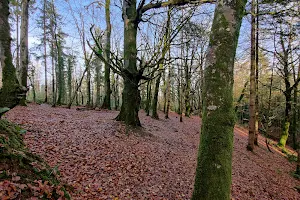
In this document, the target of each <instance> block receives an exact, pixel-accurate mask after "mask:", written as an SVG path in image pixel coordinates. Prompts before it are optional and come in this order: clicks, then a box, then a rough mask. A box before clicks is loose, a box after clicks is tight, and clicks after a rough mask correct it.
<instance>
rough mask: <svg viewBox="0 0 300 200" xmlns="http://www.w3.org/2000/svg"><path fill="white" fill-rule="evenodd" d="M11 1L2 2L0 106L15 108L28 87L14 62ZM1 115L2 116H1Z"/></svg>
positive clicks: (0, 18)
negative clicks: (10, 25) (22, 84)
mask: <svg viewBox="0 0 300 200" xmlns="http://www.w3.org/2000/svg"><path fill="white" fill-rule="evenodd" d="M8 5H9V1H8V0H4V1H1V2H0V27H1V29H0V62H1V66H2V67H3V68H2V83H3V86H2V88H1V90H0V107H1V108H3V107H8V108H13V107H15V106H16V105H18V103H19V101H20V99H21V98H22V97H23V96H24V95H25V94H26V88H24V87H21V86H20V85H19V82H18V80H17V76H16V70H15V67H14V66H13V63H12V55H11V47H10V45H11V37H10V27H9V23H8V16H9V7H8ZM0 117H1V116H0Z"/></svg>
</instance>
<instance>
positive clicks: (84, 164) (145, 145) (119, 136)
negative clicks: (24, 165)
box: [6, 104, 300, 200]
mask: <svg viewBox="0 0 300 200" xmlns="http://www.w3.org/2000/svg"><path fill="white" fill-rule="evenodd" d="M117 114H118V112H116V111H103V110H101V111H95V110H92V111H91V110H89V111H77V110H76V109H70V110H69V109H65V108H51V107H50V106H49V105H44V104H42V105H35V104H30V105H29V106H28V107H17V108H15V109H13V110H12V111H10V112H9V113H8V114H7V115H6V117H7V118H8V119H9V120H11V121H13V122H15V123H18V124H20V125H22V127H23V128H25V129H27V131H28V132H27V133H26V134H25V143H26V144H27V145H28V147H29V148H30V149H31V151H32V152H34V153H37V154H39V155H40V156H41V157H42V158H44V159H45V160H46V161H47V162H48V163H49V164H50V165H51V166H52V167H58V169H59V170H60V172H61V175H62V177H63V179H64V180H65V181H66V182H67V183H68V184H69V185H71V186H73V187H74V190H73V192H72V194H71V195H72V197H73V199H139V200H140V199H170V200H175V199H190V197H191V194H192V189H193V182H194V173H195V169H196V157H197V149H198V143H199V129H200V119H199V118H198V117H191V118H184V122H183V123H180V122H179V118H178V115H176V114H174V113H171V114H170V119H161V120H154V119H151V118H150V117H146V116H145V113H144V112H141V113H140V119H141V123H142V125H143V128H140V129H136V130H134V131H132V130H129V131H128V130H127V129H126V127H125V126H124V125H122V123H120V122H116V121H114V120H113V118H114V117H116V116H117ZM161 118H163V116H162V115H161ZM126 132H128V135H126V134H125V133H126ZM132 132H135V133H132ZM141 135H142V136H141ZM259 140H260V142H261V144H260V147H259V148H257V149H256V150H255V152H254V153H251V152H248V151H247V150H246V144H247V132H246V131H245V130H243V129H241V128H236V129H235V136H234V153H233V172H232V174H233V184H232V198H233V199H241V200H248V199H249V200H250V199H251V200H252V199H257V200H262V199H300V194H299V193H298V192H297V190H296V189H295V188H294V187H295V186H297V185H300V181H298V180H296V179H294V178H292V176H291V175H290V172H291V171H293V170H294V169H295V164H294V163H290V162H288V160H287V159H286V158H284V156H283V155H282V154H280V153H279V152H276V151H274V153H271V152H269V151H268V150H267V148H266V147H265V146H264V139H263V138H259Z"/></svg>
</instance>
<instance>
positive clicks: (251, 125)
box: [247, 0, 256, 151]
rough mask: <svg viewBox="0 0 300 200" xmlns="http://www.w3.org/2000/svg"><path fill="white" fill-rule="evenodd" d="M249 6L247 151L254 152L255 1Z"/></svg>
mask: <svg viewBox="0 0 300 200" xmlns="http://www.w3.org/2000/svg"><path fill="white" fill-rule="evenodd" d="M251 3H252V6H251V13H252V14H251V59H250V97H249V101H250V102H249V115H250V118H249V137H248V145H247V150H249V151H253V150H254V141H255V123H256V114H255V113H256V109H255V106H256V104H255V97H256V80H255V68H256V67H255V16H254V12H255V5H254V4H255V0H252V2H251Z"/></svg>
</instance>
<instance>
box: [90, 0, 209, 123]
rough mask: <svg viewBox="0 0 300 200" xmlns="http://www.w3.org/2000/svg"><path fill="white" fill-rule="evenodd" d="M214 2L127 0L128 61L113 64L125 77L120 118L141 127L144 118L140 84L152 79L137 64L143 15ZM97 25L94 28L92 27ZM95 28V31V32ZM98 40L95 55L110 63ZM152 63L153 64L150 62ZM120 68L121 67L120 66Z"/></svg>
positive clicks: (125, 15) (125, 12)
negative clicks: (141, 120)
mask: <svg viewBox="0 0 300 200" xmlns="http://www.w3.org/2000/svg"><path fill="white" fill-rule="evenodd" d="M207 2H211V1H206V0H204V1H200V2H194V1H185V0H179V1H166V2H157V3H153V2H150V3H147V4H146V1H145V0H142V1H140V3H139V5H137V1H136V0H123V4H122V7H123V9H122V11H123V13H122V17H123V21H124V56H123V58H124V61H123V64H121V66H122V67H121V68H120V67H118V66H116V65H114V64H112V65H110V67H111V69H113V70H114V72H118V71H119V74H120V75H121V76H122V77H123V80H124V88H123V92H122V106H121V111H120V113H119V115H118V116H117V118H116V119H117V120H119V121H124V122H126V124H128V125H132V126H140V125H141V123H140V120H139V117H138V111H139V107H140V102H141V97H140V90H139V83H140V81H141V80H148V79H149V78H151V77H147V76H144V74H143V73H144V70H145V67H141V68H140V69H138V67H137V40H136V38H137V29H138V25H139V23H140V22H141V21H142V17H143V14H144V13H145V12H147V11H149V10H151V9H156V8H161V7H167V6H176V5H184V4H188V3H197V4H199V3H207ZM92 28H93V27H92ZM92 28H91V33H92ZM93 39H94V41H95V42H96V45H97V48H99V49H100V52H99V49H95V48H93V50H94V52H95V54H96V55H97V56H98V57H99V58H101V59H102V60H103V61H104V62H106V63H108V62H107V60H106V59H105V58H104V57H103V55H102V50H101V49H102V48H101V45H100V44H99V43H98V42H97V40H96V38H95V37H93ZM165 53H166V49H164V51H163V52H161V57H162V58H161V59H157V63H156V64H155V65H154V66H158V65H159V64H160V63H162V62H163V60H164V59H163V57H164V54H165ZM147 64H148V65H149V64H150V63H147ZM116 68H118V69H116Z"/></svg>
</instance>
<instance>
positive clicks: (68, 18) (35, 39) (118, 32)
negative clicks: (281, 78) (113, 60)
mask: <svg viewBox="0 0 300 200" xmlns="http://www.w3.org/2000/svg"><path fill="white" fill-rule="evenodd" d="M54 2H55V5H56V8H57V9H58V13H59V14H60V15H61V16H62V22H63V26H62V29H63V32H65V33H66V34H67V35H68V37H67V38H66V46H68V47H70V50H68V51H71V52H72V51H74V52H77V53H76V55H78V58H77V61H78V63H77V64H78V65H79V66H81V67H82V65H83V53H82V46H81V43H80V36H79V33H78V30H77V28H76V23H75V20H74V17H75V18H76V20H77V21H78V22H79V23H80V13H81V16H82V18H83V21H84V24H85V30H86V31H85V32H86V38H87V40H91V36H90V33H89V27H90V26H91V25H92V24H95V26H98V27H100V29H101V30H103V31H104V30H105V26H106V24H105V15H104V0H102V1H100V4H102V5H100V6H99V5H98V4H95V3H94V4H93V2H95V1H94V0H68V1H66V0H54ZM42 3H43V1H42V0H36V2H35V4H34V5H33V8H34V9H31V12H30V22H29V26H30V28H29V47H30V48H33V47H35V46H36V45H37V44H39V43H40V40H39V38H40V37H41V35H42V30H41V29H40V28H39V27H38V26H37V23H36V20H37V18H38V17H39V16H40V15H41V11H40V9H39V8H41V7H42ZM120 5H121V3H120V0H111V23H112V38H113V39H112V41H113V42H112V48H113V49H114V48H115V47H116V46H118V47H120V48H121V49H122V46H123V21H122V12H121V8H120ZM87 7H88V9H87ZM202 9H203V10H205V11H209V12H210V20H212V16H213V15H212V13H213V9H214V6H213V5H206V6H202V7H200V8H199V10H202ZM161 10H164V9H160V10H159V11H161ZM165 10H166V9H165ZM72 12H73V13H74V15H72ZM151 12H152V11H149V12H148V13H149V14H151ZM204 17H205V16H204V15H199V16H197V17H193V20H195V21H197V20H199V21H201V20H203V19H204ZM150 25H151V24H150ZM150 25H149V23H147V22H146V23H145V22H144V23H141V24H140V26H139V35H140V36H141V35H143V34H150V33H151V34H152V36H151V34H150V36H149V37H154V32H151V31H150V32H149V30H150V29H149V26H150ZM12 26H13V24H12ZM208 28H210V27H208ZM13 29H14V28H13ZM12 36H13V37H14V36H15V32H13V33H12ZM249 38H250V24H249V17H245V18H244V20H243V24H242V28H241V32H240V38H239V45H238V49H237V58H243V60H244V59H248V57H249V54H250V51H249V45H250V42H249V41H250V39H249ZM141 41H143V40H141V39H138V43H140V42H141ZM87 50H88V51H89V52H91V50H90V49H89V47H88V46H87ZM36 53H37V54H39V51H37V52H36ZM33 62H36V61H33ZM40 66H42V65H41V63H40ZM48 71H49V73H48V77H49V78H50V76H51V73H50V70H48ZM77 71H80V70H77ZM40 73H42V75H41V77H40V78H41V81H42V82H43V80H44V78H43V77H44V75H43V70H42V69H40Z"/></svg>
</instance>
